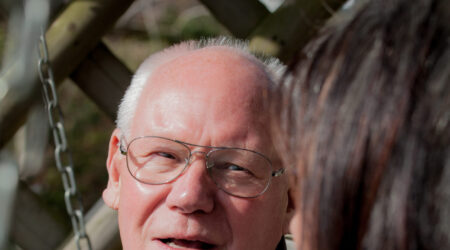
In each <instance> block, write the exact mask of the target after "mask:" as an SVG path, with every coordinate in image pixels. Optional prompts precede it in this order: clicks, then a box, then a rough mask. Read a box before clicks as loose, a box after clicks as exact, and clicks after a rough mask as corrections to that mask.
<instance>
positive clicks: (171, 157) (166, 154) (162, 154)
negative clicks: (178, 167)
mask: <svg viewBox="0 0 450 250" xmlns="http://www.w3.org/2000/svg"><path fill="white" fill-rule="evenodd" d="M156 154H157V155H159V156H162V157H164V158H168V159H174V160H175V159H176V157H175V156H174V155H172V154H170V153H166V152H158V153H156Z"/></svg>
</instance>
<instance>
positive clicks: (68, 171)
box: [38, 32, 92, 250]
mask: <svg viewBox="0 0 450 250" xmlns="http://www.w3.org/2000/svg"><path fill="white" fill-rule="evenodd" d="M38 70H39V78H40V79H41V82H42V90H43V91H42V92H43V96H44V103H45V106H46V108H47V113H48V121H49V124H50V128H51V130H52V133H53V141H54V143H55V161H56V167H57V169H58V171H59V173H60V174H61V179H62V183H63V187H64V202H65V204H66V209H67V213H68V214H69V216H70V220H71V221H72V227H73V232H74V236H75V242H76V245H77V249H79V250H80V249H82V247H81V242H82V241H85V244H83V246H85V245H87V249H92V246H91V241H90V240H89V236H88V235H87V233H86V229H85V225H84V217H83V205H82V203H81V195H80V193H79V192H78V189H77V186H76V183H75V176H74V172H73V162H72V156H71V154H70V150H69V147H68V144H67V138H66V133H65V129H64V123H63V116H62V112H61V108H60V106H59V103H58V95H57V94H56V86H55V81H54V78H53V71H52V67H51V65H50V61H49V56H48V49H47V43H46V40H45V34H44V32H41V36H40V39H39V62H38Z"/></svg>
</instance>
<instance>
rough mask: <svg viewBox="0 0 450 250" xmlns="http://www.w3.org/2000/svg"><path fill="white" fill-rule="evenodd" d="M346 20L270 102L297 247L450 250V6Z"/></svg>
mask: <svg viewBox="0 0 450 250" xmlns="http://www.w3.org/2000/svg"><path fill="white" fill-rule="evenodd" d="M352 15H353V16H352V17H351V18H350V19H348V20H346V21H344V22H341V23H337V24H336V23H334V24H329V25H328V26H326V27H325V28H324V29H323V30H322V32H321V34H320V36H319V37H318V38H317V39H315V40H314V41H313V42H311V43H310V44H309V45H308V46H307V47H306V48H305V49H304V50H303V53H300V54H299V56H298V57H297V60H296V62H295V63H293V64H292V65H291V67H290V73H289V75H287V76H286V78H285V81H284V82H283V84H282V85H281V88H280V89H279V94H280V96H278V97H279V99H277V101H276V102H275V103H274V110H276V112H274V115H275V116H277V118H279V119H278V121H279V123H278V125H277V128H278V129H276V131H277V132H278V133H276V135H277V136H276V139H277V138H282V139H281V140H278V142H279V146H280V147H279V148H280V151H283V152H288V154H285V160H286V163H287V164H292V165H294V166H295V167H294V168H293V171H292V173H293V175H292V176H294V178H293V180H294V181H293V183H294V185H295V187H294V192H293V194H294V196H295V197H294V198H295V199H296V200H297V202H296V204H297V207H296V209H298V213H299V218H300V219H299V221H298V222H299V223H296V224H294V225H297V226H298V228H295V229H294V231H296V234H297V236H296V237H295V238H296V240H297V241H299V242H297V244H298V246H299V247H300V248H301V247H305V249H321V250H323V249H450V147H449V144H450V143H449V142H450V84H449V83H450V46H449V43H450V35H449V34H450V2H449V1H448V0H414V1H410V0H379V1H371V2H369V3H367V4H365V5H364V6H362V7H361V8H360V9H359V10H358V11H356V13H354V14H352ZM279 110H283V112H279ZM280 132H281V134H280ZM280 135H281V136H280ZM286 155H287V156H286ZM291 228H292V227H291ZM294 233H295V232H294Z"/></svg>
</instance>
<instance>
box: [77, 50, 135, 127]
mask: <svg viewBox="0 0 450 250" xmlns="http://www.w3.org/2000/svg"><path fill="white" fill-rule="evenodd" d="M70 77H71V78H72V80H74V82H75V83H76V84H77V85H78V87H80V89H81V90H83V92H84V93H85V94H86V95H88V96H89V98H91V99H92V100H93V101H94V102H95V103H96V104H97V106H98V107H99V108H100V109H101V110H103V111H104V112H105V113H106V114H107V115H108V116H109V117H110V118H111V119H112V120H114V119H115V118H116V112H117V107H118V106H119V102H120V99H121V98H122V96H123V95H124V92H125V90H126V88H127V87H128V85H129V84H130V81H131V77H132V72H131V71H130V70H129V69H128V68H127V67H126V66H125V65H124V64H122V63H121V62H120V61H119V59H117V58H116V57H115V56H114V55H113V54H112V53H111V52H110V51H109V49H108V48H107V47H106V45H104V44H103V43H99V44H98V45H97V47H96V48H95V49H94V50H93V51H92V52H91V53H90V54H89V55H88V56H87V57H86V59H85V60H84V61H83V62H82V63H81V64H80V66H78V68H77V69H76V70H75V71H74V72H73V73H72V74H71V75H70Z"/></svg>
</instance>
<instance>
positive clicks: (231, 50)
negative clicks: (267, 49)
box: [117, 37, 285, 134]
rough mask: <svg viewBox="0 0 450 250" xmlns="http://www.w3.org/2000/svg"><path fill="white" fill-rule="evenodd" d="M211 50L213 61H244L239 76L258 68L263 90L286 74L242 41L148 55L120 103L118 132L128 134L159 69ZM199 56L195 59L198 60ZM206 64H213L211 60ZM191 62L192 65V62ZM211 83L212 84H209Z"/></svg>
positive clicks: (196, 43) (179, 46)
mask: <svg viewBox="0 0 450 250" xmlns="http://www.w3.org/2000/svg"><path fill="white" fill-rule="evenodd" d="M214 49H217V55H218V57H216V61H217V60H220V56H219V54H221V53H220V51H222V52H223V53H222V54H227V55H230V56H233V57H235V58H236V59H237V58H241V59H243V60H242V62H243V63H244V64H245V65H243V66H244V67H242V68H241V69H240V72H242V71H249V70H247V69H249V68H252V69H255V67H256V68H259V69H260V70H257V71H255V72H258V73H261V77H262V78H261V79H268V81H264V84H267V85H265V86H264V87H265V88H270V85H272V84H274V83H275V82H278V80H279V78H280V77H281V75H282V74H283V72H284V70H285V67H284V65H282V64H281V63H280V62H279V60H278V59H276V58H262V59H259V58H257V57H255V56H254V55H252V54H251V53H250V50H249V48H248V46H247V43H246V42H244V41H241V40H235V39H230V38H225V37H219V38H214V39H209V40H200V41H186V42H183V43H180V44H177V45H174V46H172V47H169V48H168V49H165V50H163V51H161V52H158V53H155V54H153V55H151V56H150V57H149V58H147V59H146V60H145V61H144V62H143V63H142V64H141V65H140V67H139V68H138V70H137V72H136V74H135V76H134V77H133V80H132V82H131V84H130V86H129V88H128V89H127V91H126V93H125V95H124V97H123V99H122V102H121V103H120V106H119V111H118V116H117V127H118V128H120V129H121V130H122V131H123V133H124V134H128V132H129V126H130V121H131V119H132V118H133V116H134V113H135V111H136V107H137V101H138V100H139V99H140V98H139V97H140V95H141V94H142V93H143V92H144V91H143V89H144V87H145V86H146V85H148V84H152V83H154V82H153V81H151V80H150V78H151V77H152V75H153V73H154V72H155V71H156V70H161V68H164V67H165V66H167V63H168V62H171V61H173V60H176V59H178V58H180V57H183V56H185V55H187V54H190V55H193V54H194V55H195V54H197V53H194V52H198V51H200V52H201V51H203V52H201V53H200V54H202V53H204V52H205V51H208V50H214ZM200 54H198V55H196V56H197V57H198V56H200ZM187 60H189V59H187ZM206 60H212V58H210V59H206ZM191 61H193V59H192V60H191ZM164 65H165V66H164ZM206 66H208V65H206ZM207 70H208V67H206V68H205V71H207ZM240 72H234V73H240ZM210 83H211V84H212V82H210ZM245 87H246V85H242V86H240V88H245Z"/></svg>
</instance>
